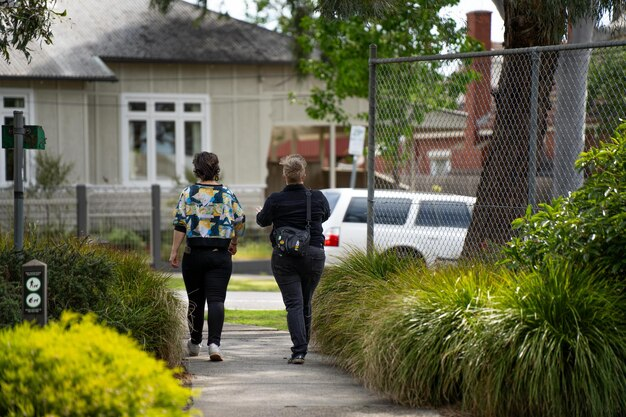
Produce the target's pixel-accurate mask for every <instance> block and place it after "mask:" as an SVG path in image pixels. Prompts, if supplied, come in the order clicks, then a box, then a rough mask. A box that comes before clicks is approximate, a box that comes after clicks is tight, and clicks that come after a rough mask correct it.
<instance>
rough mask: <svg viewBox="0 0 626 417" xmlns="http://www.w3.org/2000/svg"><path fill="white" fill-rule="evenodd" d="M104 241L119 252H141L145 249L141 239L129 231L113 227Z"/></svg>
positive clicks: (144, 243)
mask: <svg viewBox="0 0 626 417" xmlns="http://www.w3.org/2000/svg"><path fill="white" fill-rule="evenodd" d="M104 239H105V240H106V241H107V243H108V245H109V246H110V247H112V248H115V249H119V250H126V251H128V250H143V249H145V247H146V242H144V240H143V238H142V237H141V236H139V235H138V234H137V233H136V232H134V231H132V230H130V229H122V228H119V227H114V228H113V229H111V231H110V232H109V233H107V234H106V236H105V237H104Z"/></svg>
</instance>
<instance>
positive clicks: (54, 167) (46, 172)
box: [35, 152, 73, 198]
mask: <svg viewBox="0 0 626 417" xmlns="http://www.w3.org/2000/svg"><path fill="white" fill-rule="evenodd" d="M35 162H36V163H37V190H38V191H41V192H43V194H44V196H45V197H46V198H52V196H53V195H54V193H55V192H56V191H57V190H59V189H60V188H61V186H63V185H64V184H67V182H68V176H69V174H70V172H71V171H72V168H73V164H71V163H64V162H63V156H62V155H57V156H54V155H51V154H49V153H47V152H37V153H36V156H35Z"/></svg>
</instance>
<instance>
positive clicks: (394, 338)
mask: <svg viewBox="0 0 626 417" xmlns="http://www.w3.org/2000/svg"><path fill="white" fill-rule="evenodd" d="M393 280H394V281H399V282H402V283H403V287H404V288H405V290H404V291H403V292H401V293H399V294H392V295H389V296H387V297H386V298H384V299H383V300H382V301H381V300H379V302H380V303H381V304H382V305H383V307H382V308H381V309H380V310H379V311H378V314H377V319H376V320H375V321H374V322H373V323H372V324H371V327H370V332H369V333H368V334H367V335H366V340H365V343H364V349H365V351H364V356H365V362H366V363H367V367H366V372H365V374H364V380H365V381H366V383H367V384H368V385H369V386H370V387H372V388H375V389H377V390H379V391H381V392H383V393H385V394H386V395H387V396H389V397H391V398H392V399H393V400H395V401H397V402H400V403H402V404H407V405H411V406H440V405H443V404H451V403H456V402H458V401H460V400H461V399H462V397H463V396H462V390H461V388H462V382H463V370H464V368H465V366H466V359H467V358H466V356H467V355H466V351H467V350H468V349H471V348H472V346H474V345H475V344H476V343H480V335H481V332H482V331H483V330H484V326H485V323H484V321H483V320H482V315H483V314H484V311H486V310H489V309H490V308H491V306H492V304H493V297H494V294H495V293H496V292H497V290H498V287H499V285H500V279H499V274H498V270H494V269H492V268H488V267H483V266H478V267H475V268H467V267H445V268H440V269H438V270H435V271H422V272H421V274H419V275H416V274H415V273H414V272H408V271H401V272H399V273H397V274H396V275H395V277H394V278H393Z"/></svg>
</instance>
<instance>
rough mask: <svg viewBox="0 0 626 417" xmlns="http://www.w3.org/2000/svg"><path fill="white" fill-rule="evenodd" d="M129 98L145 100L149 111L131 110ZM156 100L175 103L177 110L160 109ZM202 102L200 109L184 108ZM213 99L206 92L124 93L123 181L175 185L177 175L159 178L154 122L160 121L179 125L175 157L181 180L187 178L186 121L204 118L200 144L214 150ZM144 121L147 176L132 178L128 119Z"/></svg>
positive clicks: (122, 111)
mask: <svg viewBox="0 0 626 417" xmlns="http://www.w3.org/2000/svg"><path fill="white" fill-rule="evenodd" d="M130 102H145V103H146V111H132V112H131V111H129V109H128V105H129V103H130ZM157 102H168V103H175V104H176V110H175V111H173V112H157V111H155V110H154V104H155V103H157ZM190 102H194V103H200V104H201V105H202V109H201V111H200V112H197V113H194V112H185V111H184V104H185V103H190ZM210 112H211V107H210V100H209V96H207V95H205V94H150V93H146V94H140V93H124V94H122V95H121V118H120V120H121V133H120V159H121V161H122V162H121V170H122V172H121V178H122V183H123V184H124V185H149V184H160V185H164V186H172V185H174V184H175V183H176V180H175V179H171V180H164V179H158V178H157V172H156V170H157V167H156V157H157V156H156V146H155V125H156V122H157V121H172V120H173V121H174V122H175V126H176V127H175V129H176V133H175V135H176V142H175V145H174V147H175V153H176V156H175V161H176V177H177V179H178V181H179V182H183V183H184V182H187V180H186V179H185V169H186V168H191V167H189V166H186V164H185V122H188V121H199V122H201V128H200V131H201V133H200V134H201V148H202V150H203V151H210V150H211V138H210V134H211V126H210V114H211V113H210ZM131 120H133V121H145V122H146V136H147V138H148V141H147V143H146V145H147V150H146V152H147V153H146V158H147V161H146V162H147V179H145V180H131V178H130V163H129V158H130V151H129V148H130V144H129V142H128V141H129V129H128V125H129V122H130V121H131Z"/></svg>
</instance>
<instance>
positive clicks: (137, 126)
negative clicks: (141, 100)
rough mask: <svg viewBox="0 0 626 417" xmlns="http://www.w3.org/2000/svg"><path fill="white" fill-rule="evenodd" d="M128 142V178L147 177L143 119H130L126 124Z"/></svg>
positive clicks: (146, 149) (140, 178)
mask: <svg viewBox="0 0 626 417" xmlns="http://www.w3.org/2000/svg"><path fill="white" fill-rule="evenodd" d="M128 135H129V137H128V139H129V140H128V142H129V144H130V156H129V159H130V160H129V161H128V164H129V172H130V178H129V179H130V180H145V179H147V178H148V159H147V153H148V143H147V131H146V122H145V121H143V120H142V121H131V122H129V124H128Z"/></svg>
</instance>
